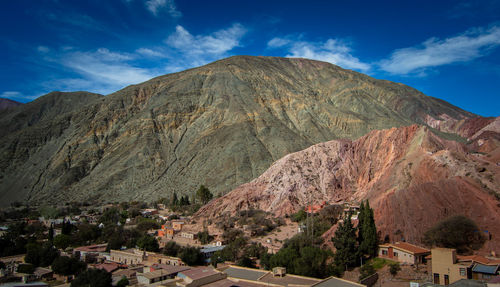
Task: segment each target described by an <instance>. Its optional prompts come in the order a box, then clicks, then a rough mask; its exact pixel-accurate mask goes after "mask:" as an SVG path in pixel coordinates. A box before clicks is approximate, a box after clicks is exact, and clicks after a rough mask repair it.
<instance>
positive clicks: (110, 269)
mask: <svg viewBox="0 0 500 287" xmlns="http://www.w3.org/2000/svg"><path fill="white" fill-rule="evenodd" d="M118 267H120V264H118V263H114V262H113V263H102V264H96V265H94V268H96V269H103V270H105V271H106V272H109V273H111V272H113V271H115V270H116V269H118Z"/></svg>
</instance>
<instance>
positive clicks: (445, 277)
mask: <svg viewBox="0 0 500 287" xmlns="http://www.w3.org/2000/svg"><path fill="white" fill-rule="evenodd" d="M449 284H450V278H449V277H448V275H446V274H445V275H444V285H449Z"/></svg>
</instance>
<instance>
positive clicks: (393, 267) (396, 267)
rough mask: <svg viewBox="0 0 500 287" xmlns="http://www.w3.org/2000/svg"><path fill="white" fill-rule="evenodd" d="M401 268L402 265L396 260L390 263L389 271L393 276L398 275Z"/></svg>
mask: <svg viewBox="0 0 500 287" xmlns="http://www.w3.org/2000/svg"><path fill="white" fill-rule="evenodd" d="M399 270H401V266H400V265H399V263H397V262H394V263H391V264H390V265H389V272H390V273H391V275H392V276H396V274H398V271H399Z"/></svg>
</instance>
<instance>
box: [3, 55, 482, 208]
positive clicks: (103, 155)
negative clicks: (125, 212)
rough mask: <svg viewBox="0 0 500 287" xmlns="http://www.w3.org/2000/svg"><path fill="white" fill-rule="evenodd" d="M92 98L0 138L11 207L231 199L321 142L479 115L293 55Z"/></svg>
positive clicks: (242, 61) (447, 127) (447, 128)
mask: <svg viewBox="0 0 500 287" xmlns="http://www.w3.org/2000/svg"><path fill="white" fill-rule="evenodd" d="M92 98H93V99H90V100H88V101H83V104H82V105H76V106H75V107H74V109H73V110H68V111H65V112H61V113H59V115H58V116H57V117H55V118H54V120H53V121H51V120H41V121H35V122H33V123H32V126H30V127H28V128H15V129H10V130H9V131H8V132H7V134H5V136H4V137H2V139H1V140H0V154H1V155H2V159H1V160H0V175H1V178H0V198H1V199H2V200H3V201H4V202H9V201H13V200H26V199H29V200H30V201H33V202H61V201H67V200H95V201H101V202H102V201H110V200H111V201H116V200H131V199H140V200H153V199H155V198H158V197H168V196H170V195H171V194H172V193H173V192H174V191H176V192H178V193H182V194H192V192H193V191H194V190H196V188H197V187H198V186H199V185H201V184H204V185H206V186H208V187H209V188H210V189H211V190H213V191H214V192H215V193H225V192H228V191H230V190H232V189H233V188H234V187H236V186H238V185H240V184H243V183H245V182H248V181H249V180H251V179H253V178H255V177H257V176H259V175H260V174H261V173H263V172H264V171H265V170H266V169H267V168H268V167H269V166H270V165H271V164H272V163H273V162H274V161H276V160H278V159H279V158H281V157H283V156H284V155H286V154H289V153H291V152H295V151H299V150H302V149H304V148H307V147H309V146H311V145H313V144H316V143H320V142H325V141H328V140H332V139H339V138H349V139H355V138H358V137H360V136H362V135H364V134H366V133H367V132H369V131H371V130H376V129H383V128H390V127H393V126H404V125H410V124H413V123H419V124H427V125H433V126H435V127H436V128H437V129H441V130H443V131H444V132H452V133H456V131H457V130H459V129H460V127H461V126H462V125H463V124H464V123H465V122H467V121H468V120H469V119H472V118H475V117H476V116H475V115H474V114H472V113H469V112H466V111H464V110H461V109H459V108H457V107H454V106H452V105H451V104H448V103H446V102H443V101H441V100H437V99H435V98H431V97H428V96H425V95H424V94H422V93H421V92H419V91H417V90H415V89H413V88H411V87H408V86H405V85H403V84H396V83H391V82H388V81H385V80H377V79H373V78H371V77H369V76H366V75H363V74H360V73H357V72H353V71H349V70H344V69H342V68H340V67H338V66H334V65H332V64H329V63H325V62H319V61H313V60H307V59H295V58H273V57H250V56H235V57H231V58H227V59H223V60H219V61H216V62H214V63H211V64H208V65H205V66H202V67H198V68H193V69H189V70H186V71H182V72H178V73H174V74H168V75H164V76H159V77H156V78H153V79H151V80H149V81H146V82H144V83H141V84H137V85H131V86H128V87H126V88H124V89H122V90H120V91H117V92H115V93H112V94H110V95H108V96H106V97H102V96H99V95H97V96H95V99H94V97H92ZM42 100H43V99H41V100H40V101H42ZM35 114H36V113H35ZM20 122H21V124H19V121H14V123H12V122H9V121H8V120H6V118H5V117H0V125H4V126H5V125H9V126H16V127H24V126H25V125H26V121H24V122H23V121H20ZM28 122H29V121H28ZM21 170H23V171H24V172H23V173H20V171H21ZM11 190H16V191H17V192H16V193H12V192H9V191H11Z"/></svg>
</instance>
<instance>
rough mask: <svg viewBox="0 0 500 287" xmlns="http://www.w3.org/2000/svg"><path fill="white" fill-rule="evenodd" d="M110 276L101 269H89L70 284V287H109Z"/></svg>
mask: <svg viewBox="0 0 500 287" xmlns="http://www.w3.org/2000/svg"><path fill="white" fill-rule="evenodd" d="M111 282H112V279H111V274H110V273H108V272H106V271H104V270H101V269H89V270H87V271H85V272H83V273H80V275H78V276H77V277H76V278H75V280H73V281H72V282H71V287H111V286H112V285H111Z"/></svg>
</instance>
